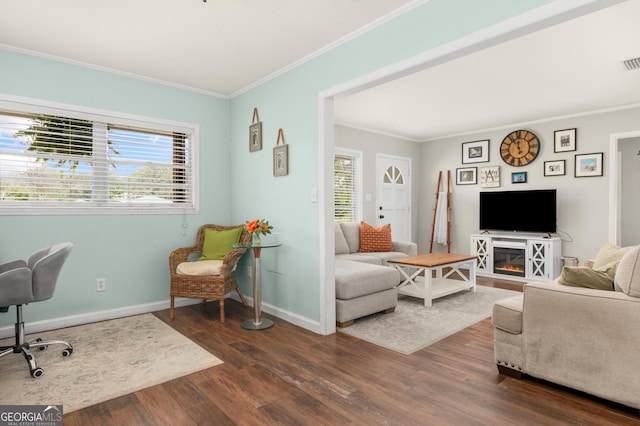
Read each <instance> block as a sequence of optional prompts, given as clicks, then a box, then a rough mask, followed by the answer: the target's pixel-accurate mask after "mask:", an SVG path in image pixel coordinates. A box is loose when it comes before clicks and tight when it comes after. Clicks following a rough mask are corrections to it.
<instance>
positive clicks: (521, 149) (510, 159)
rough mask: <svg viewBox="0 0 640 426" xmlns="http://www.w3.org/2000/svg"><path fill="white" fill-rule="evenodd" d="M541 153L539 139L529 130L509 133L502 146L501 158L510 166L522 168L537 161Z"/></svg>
mask: <svg viewBox="0 0 640 426" xmlns="http://www.w3.org/2000/svg"><path fill="white" fill-rule="evenodd" d="M539 152H540V141H539V140H538V137H537V136H536V135H535V134H534V133H533V132H530V131H528V130H516V131H514V132H511V133H509V134H508V135H507V136H505V138H504V139H503V140H502V143H501V144H500V157H502V161H504V162H505V163H507V164H508V165H510V166H514V167H522V166H526V165H527V164H529V163H531V162H532V161H533V160H535V159H536V157H537V156H538V153H539Z"/></svg>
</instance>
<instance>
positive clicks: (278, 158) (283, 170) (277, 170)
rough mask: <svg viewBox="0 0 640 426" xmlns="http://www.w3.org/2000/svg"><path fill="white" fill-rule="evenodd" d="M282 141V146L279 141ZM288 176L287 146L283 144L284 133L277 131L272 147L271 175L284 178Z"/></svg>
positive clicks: (280, 130)
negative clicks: (276, 138)
mask: <svg viewBox="0 0 640 426" xmlns="http://www.w3.org/2000/svg"><path fill="white" fill-rule="evenodd" d="M281 140H282V145H280V141H281ZM288 174H289V145H287V144H286V143H285V142H284V132H283V131H282V129H278V140H277V141H276V146H274V147H273V175H274V176H286V175H288Z"/></svg>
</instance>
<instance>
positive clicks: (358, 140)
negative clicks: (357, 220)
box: [335, 126, 435, 241]
mask: <svg viewBox="0 0 640 426" xmlns="http://www.w3.org/2000/svg"><path fill="white" fill-rule="evenodd" d="M335 132H336V133H335V135H336V147H338V148H349V149H354V150H358V151H362V156H363V158H362V163H363V164H362V170H363V172H362V175H363V185H362V192H363V209H362V215H363V220H364V221H365V222H368V223H371V224H374V225H375V223H376V215H377V210H376V208H377V205H376V155H377V154H388V155H395V156H399V157H408V158H411V168H412V170H411V178H412V186H411V188H412V194H411V200H412V201H411V239H412V241H416V238H417V232H418V202H419V197H420V186H421V185H422V182H423V179H422V172H421V170H422V167H420V144H418V143H416V142H411V141H408V140H405V139H400V138H397V137H393V136H387V135H382V134H379V133H372V132H367V131H364V130H359V129H354V128H352V127H346V126H336V128H335ZM434 188H435V183H434ZM434 190H435V189H434ZM365 194H371V201H366V198H365V196H364V195H365Z"/></svg>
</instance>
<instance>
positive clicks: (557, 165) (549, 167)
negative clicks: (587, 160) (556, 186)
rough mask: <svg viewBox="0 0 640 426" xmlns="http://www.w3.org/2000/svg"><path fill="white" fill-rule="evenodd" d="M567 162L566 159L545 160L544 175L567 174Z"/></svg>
mask: <svg viewBox="0 0 640 426" xmlns="http://www.w3.org/2000/svg"><path fill="white" fill-rule="evenodd" d="M565 163H566V161H565V160H557V161H545V162H544V175H545V176H564V175H565V174H566V171H565Z"/></svg>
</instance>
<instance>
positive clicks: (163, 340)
mask: <svg viewBox="0 0 640 426" xmlns="http://www.w3.org/2000/svg"><path fill="white" fill-rule="evenodd" d="M35 337H42V338H43V340H47V339H51V340H67V341H68V342H69V343H71V345H72V346H73V354H72V355H71V356H70V357H63V356H62V349H63V348H64V346H63V345H52V346H50V347H49V348H48V349H47V350H45V351H40V350H38V349H34V350H32V354H34V355H35V357H36V361H37V362H38V367H42V368H43V369H44V374H43V375H42V376H41V377H39V378H35V379H34V378H32V377H31V374H30V373H29V367H28V366H27V362H26V361H25V359H24V357H23V356H22V354H19V355H18V354H11V355H6V356H4V357H2V358H0V372H1V374H0V377H1V379H0V383H1V385H0V402H1V403H2V404H3V405H26V404H48V405H57V404H63V410H64V412H65V413H69V412H71V411H75V410H78V409H80V408H84V407H88V406H90V405H94V404H97V403H99V402H104V401H107V400H109V399H112V398H115V397H117V396H121V395H126V394H128V393H131V392H135V391H137V390H140V389H144V388H147V387H150V386H153V385H157V384H160V383H163V382H166V381H169V380H172V379H175V378H178V377H181V376H184V375H187V374H190V373H193V372H196V371H199V370H202V369H205V368H209V367H213V366H216V365H219V364H222V361H220V360H219V359H218V358H216V357H215V356H213V355H211V354H210V353H209V352H207V351H206V350H204V349H202V348H201V347H200V346H198V345H197V344H195V343H193V342H192V341H191V340H189V339H188V338H186V337H185V336H183V335H182V334H180V333H178V332H177V331H175V330H174V329H172V328H171V327H169V326H168V325H167V324H165V323H163V322H162V321H160V320H159V319H157V318H156V317H155V316H153V315H152V314H144V315H136V316H132V317H127V318H119V319H115V320H110V321H104V322H98V323H94V324H87V325H82V326H77V327H69V328H65V329H61V330H54V331H48V332H45V333H38V334H37V335H36V336H35ZM26 340H30V336H27V339H26ZM13 343H14V339H5V340H2V341H0V346H6V345H11V344H13Z"/></svg>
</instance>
